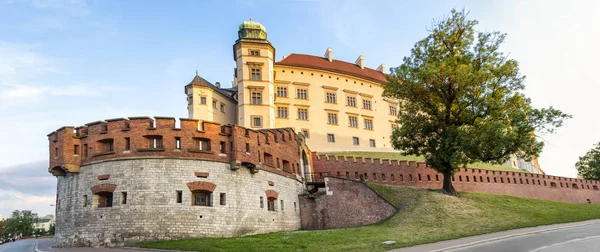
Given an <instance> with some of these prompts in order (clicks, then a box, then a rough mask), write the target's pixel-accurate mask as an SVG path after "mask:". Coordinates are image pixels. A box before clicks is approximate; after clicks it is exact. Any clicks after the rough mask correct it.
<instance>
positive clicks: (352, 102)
mask: <svg viewBox="0 0 600 252" xmlns="http://www.w3.org/2000/svg"><path fill="white" fill-rule="evenodd" d="M346 105H348V106H350V107H356V96H348V97H346Z"/></svg>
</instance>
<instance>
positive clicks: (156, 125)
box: [48, 116, 301, 178]
mask: <svg viewBox="0 0 600 252" xmlns="http://www.w3.org/2000/svg"><path fill="white" fill-rule="evenodd" d="M179 124H180V125H179V126H177V120H176V119H175V118H174V117H160V116H155V117H154V118H152V117H147V116H143V117H129V118H115V119H107V120H102V121H95V122H91V123H87V124H85V125H83V126H79V127H73V126H65V127H61V128H59V129H57V130H56V131H53V132H52V133H50V134H48V141H49V143H50V165H49V168H48V171H49V172H50V173H52V174H53V175H55V176H63V175H65V174H66V173H78V172H79V171H80V167H81V166H84V165H87V164H90V163H95V162H100V161H105V160H112V159H119V158H143V157H167V158H184V159H200V160H210V161H217V162H223V163H230V164H231V169H232V170H237V169H239V168H241V167H246V168H249V169H250V170H251V172H253V173H255V172H258V170H260V169H265V170H269V171H272V172H274V173H278V174H281V175H284V176H289V177H294V178H296V177H299V176H301V169H300V165H299V163H300V162H299V154H298V153H299V142H298V135H297V134H296V133H295V132H294V130H293V129H292V128H278V129H261V130H252V129H247V128H244V127H240V126H237V125H220V124H217V123H213V122H207V121H199V120H195V119H186V118H180V119H179Z"/></svg>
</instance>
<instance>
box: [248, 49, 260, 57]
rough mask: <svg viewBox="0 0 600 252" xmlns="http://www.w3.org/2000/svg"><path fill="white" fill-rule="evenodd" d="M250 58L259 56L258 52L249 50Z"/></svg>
mask: <svg viewBox="0 0 600 252" xmlns="http://www.w3.org/2000/svg"><path fill="white" fill-rule="evenodd" d="M250 56H260V50H250Z"/></svg>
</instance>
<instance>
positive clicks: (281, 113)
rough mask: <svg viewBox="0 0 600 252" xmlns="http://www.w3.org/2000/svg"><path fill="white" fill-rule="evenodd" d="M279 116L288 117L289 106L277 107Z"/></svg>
mask: <svg viewBox="0 0 600 252" xmlns="http://www.w3.org/2000/svg"><path fill="white" fill-rule="evenodd" d="M277 118H288V108H287V107H277Z"/></svg>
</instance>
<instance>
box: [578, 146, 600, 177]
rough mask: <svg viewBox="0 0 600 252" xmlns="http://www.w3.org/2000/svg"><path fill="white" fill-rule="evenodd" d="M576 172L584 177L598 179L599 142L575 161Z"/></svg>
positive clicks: (599, 171) (599, 167) (599, 175)
mask: <svg viewBox="0 0 600 252" xmlns="http://www.w3.org/2000/svg"><path fill="white" fill-rule="evenodd" d="M575 167H576V168H577V173H578V174H579V176H581V177H582V178H584V179H592V180H600V142H599V143H597V144H595V145H594V148H592V149H591V150H589V151H588V152H587V153H586V154H585V155H584V156H582V157H579V161H577V163H575Z"/></svg>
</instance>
